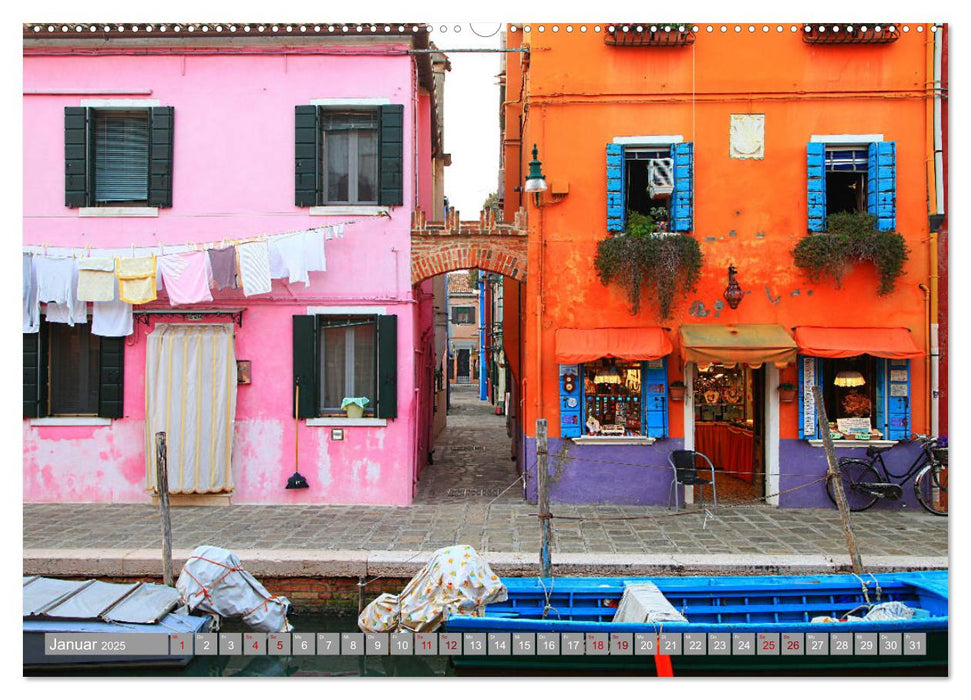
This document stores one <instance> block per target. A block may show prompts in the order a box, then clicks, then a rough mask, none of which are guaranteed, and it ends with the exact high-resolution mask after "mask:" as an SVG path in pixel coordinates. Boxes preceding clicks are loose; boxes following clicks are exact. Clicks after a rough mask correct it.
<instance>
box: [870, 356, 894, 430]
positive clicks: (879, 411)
mask: <svg viewBox="0 0 971 700" xmlns="http://www.w3.org/2000/svg"><path fill="white" fill-rule="evenodd" d="M874 364H875V365H876V375H877V380H876V387H875V394H876V403H877V405H876V410H875V411H874V412H873V417H874V421H875V422H876V425H877V430H879V431H880V432H881V433H883V437H884V438H885V439H887V440H889V439H890V436H889V435H888V434H887V361H886V360H885V359H883V358H882V357H877V358H875V359H874Z"/></svg>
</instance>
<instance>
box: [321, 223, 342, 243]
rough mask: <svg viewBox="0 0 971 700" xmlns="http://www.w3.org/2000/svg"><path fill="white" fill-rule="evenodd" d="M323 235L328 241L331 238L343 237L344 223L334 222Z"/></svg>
mask: <svg viewBox="0 0 971 700" xmlns="http://www.w3.org/2000/svg"><path fill="white" fill-rule="evenodd" d="M325 237H326V239H327V240H328V241H330V240H333V239H334V238H343V237H344V224H334V225H333V226H328V227H327V234H326V236H325Z"/></svg>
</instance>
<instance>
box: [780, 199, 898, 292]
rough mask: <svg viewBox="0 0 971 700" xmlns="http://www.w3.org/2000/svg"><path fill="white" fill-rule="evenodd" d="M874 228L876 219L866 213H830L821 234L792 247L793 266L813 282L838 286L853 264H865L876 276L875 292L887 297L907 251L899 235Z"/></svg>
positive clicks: (809, 236) (813, 234) (810, 236)
mask: <svg viewBox="0 0 971 700" xmlns="http://www.w3.org/2000/svg"><path fill="white" fill-rule="evenodd" d="M875 229H876V219H875V218H874V217H873V216H871V215H870V214H864V213H851V212H840V213H838V214H830V215H829V216H827V217H826V232H825V233H811V234H809V235H808V236H806V237H805V238H803V239H802V240H801V241H799V243H797V244H796V247H795V249H793V251H792V254H793V256H794V257H795V260H796V266H797V267H801V268H802V269H803V270H805V272H806V274H807V275H808V277H809V279H810V280H812V281H813V282H819V281H821V280H824V279H831V280H833V282H834V283H835V284H836V286H837V287H839V286H840V284H841V283H842V280H843V276H844V275H845V274H846V272H847V271H848V270H849V268H850V267H851V266H852V265H853V263H856V262H869V263H872V264H873V265H874V266H875V267H876V269H877V273H878V274H879V275H880V286H879V288H878V289H877V293H878V294H879V295H881V296H885V295H887V294H890V293H891V292H892V291H893V290H894V287H895V285H896V283H897V279H898V278H899V277H900V276H901V275H902V274H903V273H904V263H905V262H906V261H907V254H908V252H909V251H908V250H907V245H906V243H905V242H904V237H903V236H901V235H900V234H899V233H896V232H895V231H877V230H875Z"/></svg>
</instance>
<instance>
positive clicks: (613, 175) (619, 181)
mask: <svg viewBox="0 0 971 700" xmlns="http://www.w3.org/2000/svg"><path fill="white" fill-rule="evenodd" d="M624 200H625V196H624V147H623V146H621V145H620V144H617V143H608V144H607V230H608V231H623V230H624V227H625V226H626V225H627V221H626V219H627V208H626V205H625V203H624Z"/></svg>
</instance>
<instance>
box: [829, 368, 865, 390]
mask: <svg viewBox="0 0 971 700" xmlns="http://www.w3.org/2000/svg"><path fill="white" fill-rule="evenodd" d="M833 384H835V385H836V386H839V387H850V386H863V385H864V384H866V379H864V377H863V375H862V374H861V373H860V372H857V371H856V370H855V369H841V370H840V371H839V372H837V373H836V378H835V379H834V380H833Z"/></svg>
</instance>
